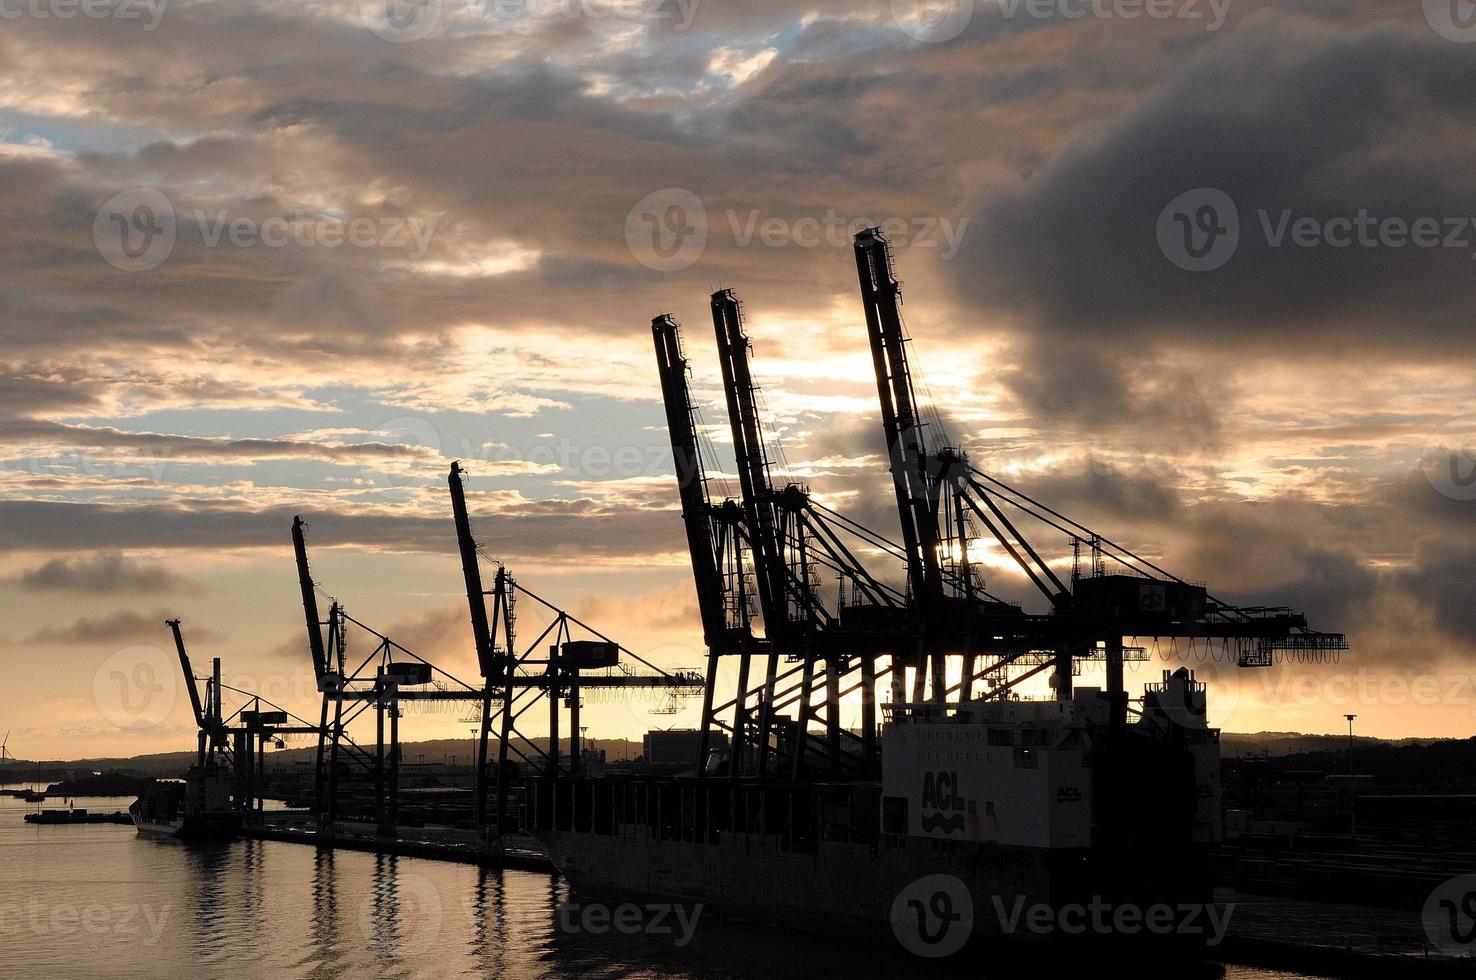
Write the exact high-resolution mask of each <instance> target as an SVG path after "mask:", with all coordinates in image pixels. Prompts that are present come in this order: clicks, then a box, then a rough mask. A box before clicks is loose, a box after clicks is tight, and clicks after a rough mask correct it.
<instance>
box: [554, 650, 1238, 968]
mask: <svg viewBox="0 0 1476 980" xmlns="http://www.w3.org/2000/svg"><path fill="white" fill-rule="evenodd" d="M1205 699H1206V691H1205V686H1204V685H1203V684H1201V683H1199V682H1198V681H1196V680H1195V679H1194V676H1193V673H1192V672H1191V671H1189V670H1188V669H1184V668H1181V669H1179V670H1178V671H1175V672H1173V673H1170V672H1167V671H1165V673H1164V678H1163V681H1162V683H1161V684H1155V685H1149V686H1148V688H1147V690H1146V693H1145V698H1144V708H1143V712H1142V714H1141V716H1140V717H1139V718H1138V720H1137V721H1136V722H1134V723H1132V724H1130V725H1127V726H1124V727H1123V728H1122V729H1121V730H1116V731H1114V726H1113V723H1112V719H1111V712H1110V702H1109V700H1108V699H1106V698H1103V697H1102V696H1101V692H1100V691H1099V690H1098V689H1096V688H1089V687H1084V688H1080V689H1078V690H1077V691H1075V692H1074V694H1073V697H1072V698H1071V700H1069V701H1066V700H1023V699H1014V698H1008V699H1000V700H980V701H973V702H960V703H956V704H951V705H938V704H933V703H927V704H920V705H900V706H897V707H896V708H895V709H894V710H892V711H890V712H889V715H890V718H889V720H888V723H887V725H886V727H885V729H884V731H883V735H882V739H881V778H880V780H877V781H856V782H837V783H825V782H761V781H754V780H748V779H741V778H739V779H723V778H711V777H702V778H698V777H693V778H687V779H681V778H666V779H662V778H643V777H629V778H620V777H615V776H612V777H608V778H605V779H569V778H559V779H554V778H545V779H541V780H539V781H537V783H536V784H535V789H534V791H533V792H532V793H531V794H530V797H529V823H530V828H529V829H530V831H531V832H532V833H533V834H534V835H535V836H536V837H538V838H539V839H540V840H541V841H542V842H543V843H544V844H545V846H546V847H547V848H548V851H549V854H550V856H551V857H552V859H553V862H554V864H555V865H556V866H557V867H558V868H559V870H560V871H561V872H562V873H563V874H564V875H565V877H566V878H567V879H568V881H569V884H570V887H571V888H572V889H573V890H574V892H576V893H577V894H578V895H581V896H587V897H592V898H599V899H605V898H609V899H620V900H624V899H626V898H636V899H646V900H651V899H655V900H660V901H663V902H680V903H692V904H699V903H700V904H701V905H702V906H703V908H704V911H706V912H716V913H719V914H722V915H730V916H734V917H738V918H743V919H752V920H758V921H764V922H773V923H781V924H792V925H800V926H803V927H806V928H816V929H820V930H824V931H829V932H836V933H840V934H847V935H856V936H876V935H877V934H878V930H881V932H882V934H886V933H887V932H888V931H892V932H896V931H897V930H899V929H905V928H907V926H908V924H909V923H908V921H907V919H908V917H909V916H911V915H913V914H914V913H916V912H918V911H919V910H917V909H915V908H912V907H909V906H908V904H907V899H908V898H909V896H910V892H911V890H915V886H916V885H917V884H918V883H920V882H923V883H927V882H930V881H935V882H940V884H938V886H937V887H938V888H939V890H940V891H941V892H943V893H949V897H948V901H949V902H950V903H951V907H952V908H953V909H954V913H953V914H962V913H961V912H960V911H959V910H960V909H962V908H964V907H968V908H970V909H971V910H972V911H971V914H970V915H969V916H968V918H970V919H971V921H969V922H968V923H966V924H965V923H961V925H967V933H968V938H969V939H970V940H974V941H978V940H987V939H992V938H998V937H1002V936H1006V935H1008V936H1010V937H1011V938H1016V939H1021V940H1030V939H1038V938H1045V937H1047V936H1050V935H1056V936H1058V937H1059V936H1060V935H1061V932H1060V931H1058V930H1055V929H1052V930H1049V931H1046V932H1039V931H1032V929H1031V928H1029V927H1028V926H1027V925H1026V923H1025V921H1024V920H1023V918H1022V917H1021V916H1020V914H1019V913H1020V912H1021V911H1028V910H1030V909H1032V908H1035V907H1044V908H1046V909H1048V910H1051V911H1052V914H1053V915H1054V914H1055V913H1058V912H1060V910H1063V909H1066V908H1068V907H1071V906H1080V907H1082V908H1084V909H1085V908H1090V907H1091V906H1092V904H1093V903H1097V904H1098V905H1102V904H1105V905H1107V906H1109V907H1113V908H1116V907H1118V906H1123V905H1128V906H1132V907H1133V908H1137V909H1146V908H1149V907H1153V906H1168V907H1171V908H1172V909H1174V910H1180V909H1183V908H1187V907H1191V906H1197V907H1199V908H1201V909H1203V908H1204V907H1205V906H1206V905H1207V903H1209V902H1210V901H1211V876H1210V867H1209V859H1208V850H1209V847H1210V846H1211V845H1212V844H1214V843H1215V842H1216V841H1218V839H1219V836H1220V781H1219V733H1218V731H1217V730H1215V729H1213V728H1210V727H1208V725H1207V724H1206V722H1205ZM938 876H946V877H943V878H939V877H938ZM950 890H951V891H950ZM964 893H966V895H967V898H966V899H965V898H964ZM922 911H923V912H924V913H925V912H926V909H924V910H922ZM899 918H900V921H899ZM924 925H926V924H924ZM898 938H899V939H900V938H902V936H901V935H900V934H899V936H898ZM1089 938H1095V939H1104V938H1109V937H1103V936H1095V937H1089ZM1159 938H1167V939H1169V940H1175V939H1177V940H1180V941H1181V945H1184V946H1186V947H1188V948H1189V949H1190V950H1192V949H1193V948H1195V947H1196V946H1198V947H1200V948H1202V943H1196V940H1195V936H1194V935H1193V934H1192V933H1188V934H1176V935H1175V936H1170V937H1159ZM1199 938H1200V939H1201V940H1203V939H1206V938H1212V937H1207V936H1201V937H1199ZM1166 945H1172V942H1169V943H1163V942H1160V943H1158V946H1159V947H1160V951H1163V950H1162V947H1164V946H1166Z"/></svg>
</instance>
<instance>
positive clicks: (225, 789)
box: [128, 765, 241, 839]
mask: <svg viewBox="0 0 1476 980" xmlns="http://www.w3.org/2000/svg"><path fill="white" fill-rule="evenodd" d="M128 814H129V816H131V817H132V818H133V825H134V827H136V828H138V832H139V833H140V834H146V835H150V836H158V837H187V838H191V839H225V838H231V837H234V836H236V834H237V833H238V832H239V831H240V829H241V811H240V810H239V809H237V808H236V807H235V806H233V805H232V804H231V779H230V770H228V769H226V768H224V767H222V766H216V765H206V766H191V767H190V771H189V772H188V773H187V774H186V775H185V778H184V779H182V780H179V779H160V780H156V781H155V782H154V784H153V785H152V786H150V787H149V788H148V789H147V790H145V791H144V793H143V795H142V796H140V797H139V798H138V799H136V800H134V801H133V804H132V805H131V806H130V807H129V808H128Z"/></svg>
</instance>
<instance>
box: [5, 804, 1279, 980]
mask: <svg viewBox="0 0 1476 980" xmlns="http://www.w3.org/2000/svg"><path fill="white" fill-rule="evenodd" d="M129 802H130V801H129V800H123V799H117V798H112V799H87V798H80V799H78V800H76V801H75V803H76V805H77V806H79V807H86V808H88V809H89V810H97V811H103V812H110V811H113V810H117V809H124V808H126V806H127V804H128V803H129ZM60 803H61V801H60V800H55V801H48V805H60ZM35 808H36V807H35V805H34V804H26V803H23V802H21V801H20V800H18V799H13V798H11V797H8V796H6V797H0V877H3V882H4V890H3V892H0V962H4V963H7V964H10V965H11V966H12V967H16V968H17V972H15V973H12V974H10V975H14V976H26V977H32V978H52V977H57V978H71V977H76V978H87V980H95V978H97V977H110V978H124V977H175V976H181V977H182V976H192V977H226V976H230V977H269V978H272V980H290V978H298V977H301V978H325V980H326V978H337V977H356V978H358V977H380V976H383V977H428V978H429V977H437V978H440V977H515V978H537V977H569V976H604V977H669V978H687V977H690V978H694V980H695V978H735V980H736V978H764V980H773V978H776V977H816V978H820V977H836V976H839V977H873V976H898V977H905V976H924V975H926V976H938V975H942V976H948V975H950V974H948V973H947V972H946V971H945V972H943V973H942V974H940V973H939V972H938V971H936V969H934V967H935V964H932V963H928V962H926V961H919V960H915V959H910V958H908V957H906V956H905V955H902V954H899V953H896V952H894V951H893V950H892V949H891V948H890V947H889V946H888V945H887V944H885V943H882V942H878V943H877V944H876V946H875V947H870V946H866V945H865V944H856V943H853V942H844V941H840V940H836V939H834V938H831V937H828V936H824V935H818V934H813V933H804V932H798V931H793V930H784V929H773V928H765V927H759V926H750V925H746V924H743V923H735V922H718V921H715V920H713V919H712V918H710V917H709V918H706V919H704V918H703V917H702V915H701V912H700V910H692V909H675V910H667V911H666V912H664V913H663V912H662V910H659V909H637V908H636V907H635V906H631V907H629V908H626V909H622V908H620V907H614V908H611V909H608V910H602V911H600V913H599V914H598V915H591V914H589V910H588V909H587V908H586V907H582V906H581V904H580V903H579V902H578V900H577V899H576V900H574V901H573V902H571V901H569V895H568V893H567V890H566V889H565V887H564V885H563V884H562V882H561V881H560V880H559V879H558V878H557V876H554V875H551V874H540V873H532V872H526V871H495V870H484V869H480V868H476V867H473V866H470V865H464V864H454V863H449V862H442V861H433V860H425V859H416V858H396V857H392V856H382V855H375V854H367V853H359V852H353V851H337V852H330V851H326V850H325V851H320V850H318V849H317V848H314V847H309V846H304V845H300V844H292V843H281V842H274V841H250V840H240V841H235V842H232V843H227V844H218V845H203V844H186V843H183V842H180V841H175V840H166V839H152V838H146V837H140V836H138V835H137V834H136V832H135V831H134V830H133V828H131V827H126V826H118V825H109V824H95V825H77V826H33V825H30V824H26V823H25V822H23V820H22V816H23V814H24V813H26V812H27V811H28V810H34V809H35ZM7 972H9V971H7ZM976 975H977V974H976ZM1227 976H1228V977H1231V978H1234V980H1252V978H1254V980H1263V978H1264V980H1272V978H1290V977H1293V976H1294V975H1292V974H1285V973H1275V972H1270V971H1261V970H1252V969H1247V968H1237V967H1231V968H1229V970H1228V972H1227Z"/></svg>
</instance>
